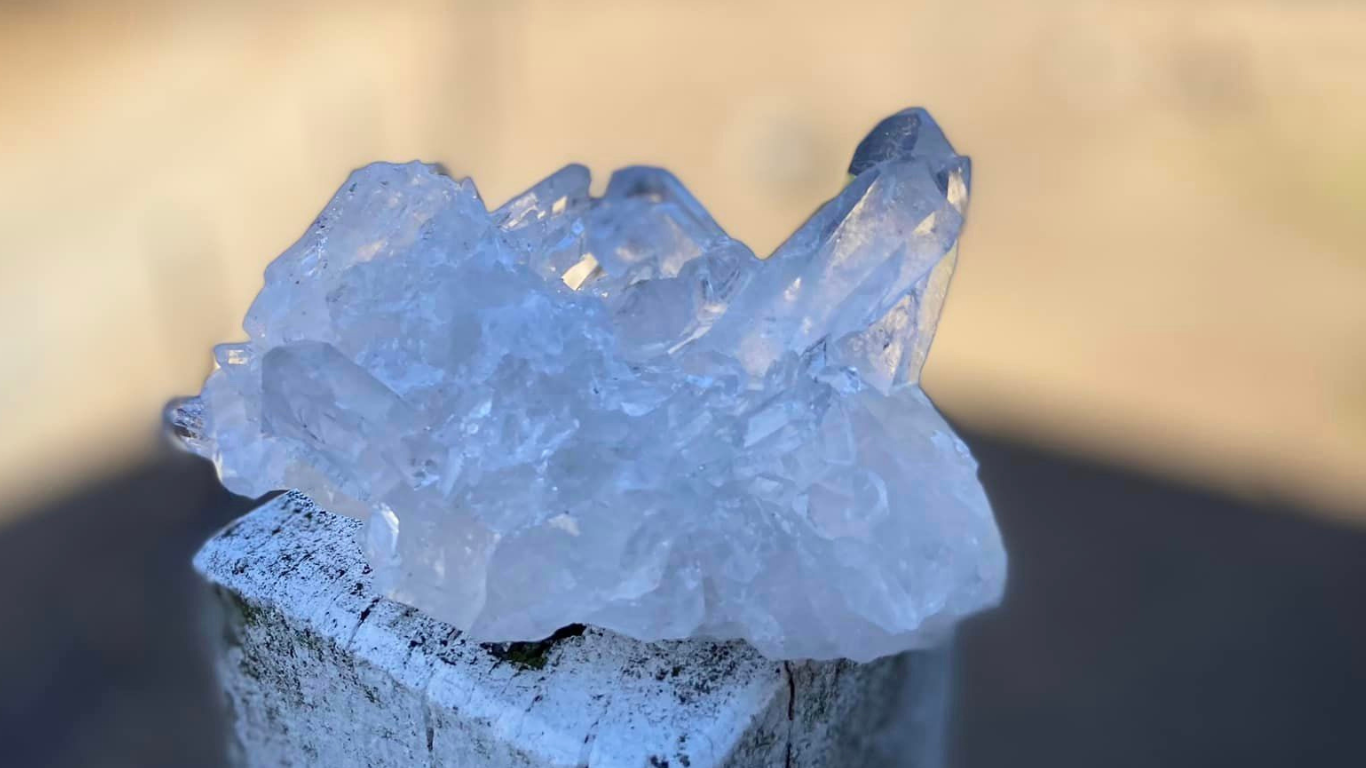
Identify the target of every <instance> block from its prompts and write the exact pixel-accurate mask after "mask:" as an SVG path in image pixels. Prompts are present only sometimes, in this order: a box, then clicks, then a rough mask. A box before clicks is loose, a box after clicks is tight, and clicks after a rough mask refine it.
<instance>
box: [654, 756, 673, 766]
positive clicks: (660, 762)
mask: <svg viewBox="0 0 1366 768" xmlns="http://www.w3.org/2000/svg"><path fill="white" fill-rule="evenodd" d="M650 768H669V760H668V759H667V758H664V757H660V756H659V755H650Z"/></svg>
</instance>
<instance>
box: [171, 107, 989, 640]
mask: <svg viewBox="0 0 1366 768" xmlns="http://www.w3.org/2000/svg"><path fill="white" fill-rule="evenodd" d="M889 121H890V122H888V121H884V123H883V124H882V125H880V126H879V129H878V130H879V131H882V135H883V140H882V141H880V142H879V141H876V140H875V139H876V138H877V136H878V135H879V134H878V131H875V132H874V134H872V135H870V138H869V140H868V141H865V144H864V145H863V146H861V147H860V150H859V153H858V155H856V157H855V163H854V165H853V166H851V171H856V172H857V175H856V176H854V178H853V179H852V180H851V181H850V183H849V184H848V186H847V187H845V189H844V190H843V191H842V192H841V193H840V194H839V195H837V196H836V197H835V198H834V199H833V200H831V201H830V202H828V203H826V204H825V205H824V206H823V207H822V208H820V210H818V211H817V212H816V213H815V214H814V215H813V216H812V217H811V219H810V220H808V221H807V222H806V223H805V224H803V225H802V226H801V227H800V228H799V229H798V230H797V232H796V233H795V234H793V236H792V237H791V238H790V239H789V240H788V241H787V242H786V243H784V244H783V245H782V246H781V247H780V248H779V249H778V250H777V251H776V252H775V253H774V254H773V255H772V256H771V257H769V258H768V259H766V260H760V259H757V258H755V257H754V254H753V253H752V252H751V251H750V250H749V249H748V248H747V247H745V246H744V245H743V244H741V243H739V242H737V241H736V240H733V239H732V238H730V237H729V236H727V235H726V233H725V232H724V231H723V230H722V229H721V227H720V226H718V225H717V223H716V222H715V221H714V220H713V219H712V218H711V217H710V216H709V215H708V214H707V212H706V210H705V209H704V208H703V207H702V206H701V204H699V203H698V201H697V200H696V199H694V198H693V197H692V195H690V194H689V193H688V191H687V190H686V189H685V188H684V187H683V185H682V184H681V183H680V182H679V181H678V179H676V178H674V177H673V176H672V175H671V174H669V173H667V172H665V171H663V170H660V169H656V168H646V167H636V168H627V169H624V170H621V171H618V172H617V173H615V174H614V175H613V176H612V179H611V181H610V183H609V185H608V188H607V192H606V193H605V195H604V196H603V197H601V198H594V197H592V196H591V195H590V194H589V174H588V171H587V169H585V168H583V167H581V166H569V167H567V168H564V169H563V170H561V171H559V172H557V173H555V174H553V175H552V176H550V177H548V178H547V179H545V180H544V181H542V182H541V183H539V184H537V185H536V186H535V187H533V188H531V189H530V190H528V191H527V192H525V193H523V194H522V195H519V196H517V197H516V198H514V199H512V200H511V201H509V202H508V203H506V204H505V205H503V206H502V207H501V208H498V209H497V210H495V211H493V212H491V213H490V212H489V211H488V210H487V209H486V208H485V206H484V204H483V201H482V200H481V199H480V197H479V195H478V193H477V192H476V190H475V188H474V185H473V184H472V183H471V182H470V181H468V180H461V181H457V180H453V179H451V178H448V177H447V176H444V175H442V174H441V173H439V172H438V171H437V170H435V169H433V168H431V167H428V166H425V165H421V164H417V163H411V164H407V165H390V164H375V165H371V166H368V167H366V168H363V169H361V170H359V171H356V172H355V173H354V174H352V176H351V178H350V179H348V181H347V182H346V184H345V185H344V186H343V187H342V188H341V190H339V191H338V193H337V195H336V196H335V197H334V198H333V199H332V201H331V202H330V203H329V204H328V206H327V207H326V209H324V211H323V212H322V214H321V215H320V216H319V217H318V219H317V221H316V222H314V224H313V226H312V227H310V228H309V230H308V232H307V233H306V234H305V235H304V237H303V238H302V239H301V240H300V241H299V242H298V243H296V244H295V245H294V246H293V247H291V248H290V249H289V250H288V251H286V252H285V253H284V254H283V255H282V256H280V257H279V258H278V259H276V261H275V262H274V263H272V264H271V265H270V267H269V268H268V269H267V270H266V283H265V287H264V288H263V289H262V290H261V293H260V295H259V296H258V297H257V298H256V300H255V302H254V303H253V304H252V306H251V309H250V311H249V312H248V313H247V317H246V322H245V328H246V331H247V333H248V335H249V337H250V338H249V341H247V342H244V343H238V344H225V345H220V346H219V347H217V348H216V349H215V358H216V361H217V368H216V369H215V371H214V372H213V374H212V375H211V376H210V377H209V379H208V381H207V382H206V383H205V385H204V389H203V391H202V392H201V394H200V395H199V396H198V397H197V398H190V399H188V400H185V401H181V402H180V403H179V404H177V405H176V406H174V407H173V414H172V420H173V422H174V423H175V425H176V428H177V431H178V432H179V433H180V434H181V436H182V437H183V438H184V440H185V443H186V445H187V446H188V447H189V448H190V449H191V450H194V451H196V452H198V453H201V454H203V455H205V456H209V457H210V458H212V459H213V461H214V462H215V464H216V466H217V467H218V471H219V475H220V477H221V478H222V480H223V483H224V484H225V485H226V486H227V487H228V488H230V489H232V490H234V491H236V492H238V493H244V494H248V495H256V494H261V493H264V492H266V491H270V490H273V489H278V488H298V489H300V490H303V491H304V492H306V493H308V494H309V495H311V496H313V497H314V498H315V499H316V500H317V501H318V502H319V503H321V504H322V505H324V506H326V507H328V508H330V509H332V510H334V511H337V512H341V513H346V514H350V515H353V516H356V517H361V518H366V519H368V523H367V531H368V532H367V536H366V542H365V549H366V554H367V557H368V558H369V559H370V562H371V564H372V565H373V567H374V569H375V571H376V575H377V579H378V583H379V584H380V585H381V587H382V588H383V589H384V590H385V591H386V593H387V594H389V595H390V596H391V597H393V598H394V599H397V600H401V601H403V602H406V603H409V604H411V605H414V606H417V607H419V608H421V609H423V610H425V611H427V612H428V613H430V614H431V615H433V616H435V617H437V618H440V619H443V620H446V621H449V622H451V623H452V624H454V625H456V626H458V627H460V628H461V629H463V630H464V631H466V632H467V633H468V634H469V635H471V636H473V637H475V638H478V639H486V640H499V641H505V640H526V639H536V638H541V637H545V636H547V635H550V634H551V633H553V632H554V631H555V630H556V629H558V628H560V627H562V626H565V625H568V624H572V623H589V624H594V625H597V626H601V627H604V628H607V629H611V630H615V631H618V632H621V633H624V634H627V635H630V636H632V637H636V638H639V639H643V640H655V639H665V638H684V637H692V636H705V637H713V638H736V637H739V638H744V639H746V640H748V641H749V642H751V643H752V644H754V645H755V646H756V647H757V648H758V649H759V650H760V651H762V652H763V653H765V654H767V655H769V656H771V657H774V658H834V657H848V658H852V659H856V660H868V659H872V658H876V657H878V656H882V655H885V654H889V653H895V652H898V651H901V650H905V649H907V648H913V647H923V646H925V645H929V644H932V643H934V642H935V641H936V640H938V639H939V638H940V637H942V635H943V634H944V632H945V630H947V629H948V628H950V627H951V626H952V625H953V623H954V622H955V621H956V620H957V619H959V618H961V617H963V616H965V615H967V614H969V613H972V612H974V611H977V610H979V609H982V608H984V607H987V606H989V605H991V604H993V603H995V602H996V601H997V600H998V599H999V597H1000V594H1001V590H1002V588H1003V584H1004V579H1005V555H1004V551H1003V549H1002V546H1001V541H1000V537H999V534H998V532H997V530H996V525H995V522H994V520H993V517H992V513H991V508H990V506H989V504H988V502H987V499H986V496H985V495H984V493H983V491H982V488H981V486H980V484H979V483H978V481H977V478H976V464H975V462H974V461H973V459H972V457H971V455H970V454H969V452H968V450H967V448H966V447H965V446H964V444H963V443H962V442H961V441H960V440H959V439H958V437H957V436H955V435H954V433H953V430H952V429H951V428H950V427H949V425H948V424H947V423H946V422H945V421H944V419H943V418H942V417H941V416H940V415H939V413H938V412H937V411H936V410H935V408H934V406H933V405H932V404H931V403H930V401H929V399H928V398H926V396H925V394H924V393H923V392H922V391H921V389H920V387H919V386H918V380H919V373H920V369H921V366H922V365H923V364H924V362H925V356H926V353H927V351H928V347H929V343H930V340H931V338H932V336H933V333H934V327H935V324H936V322H937V319H938V316H939V310H940V306H941V304H942V302H943V298H944V294H945V291H946V289H947V285H948V280H949V276H950V275H951V273H952V270H953V265H954V261H955V258H956V245H957V239H958V234H959V231H960V229H961V227H962V224H963V214H964V210H965V206H966V202H967V191H968V186H969V183H970V176H969V164H968V160H967V158H965V157H961V156H959V155H957V154H955V153H954V152H953V150H952V148H951V147H950V146H949V144H948V142H947V141H946V140H945V139H944V136H943V133H942V132H940V131H939V128H938V126H937V125H935V123H934V121H933V120H931V119H930V118H929V116H928V114H927V113H925V112H924V111H923V110H907V111H906V112H903V113H899V114H898V115H896V116H894V117H893V118H889ZM912 124H913V125H912ZM888 136H890V137H891V139H887V138H886V137H888ZM870 142H872V144H870Z"/></svg>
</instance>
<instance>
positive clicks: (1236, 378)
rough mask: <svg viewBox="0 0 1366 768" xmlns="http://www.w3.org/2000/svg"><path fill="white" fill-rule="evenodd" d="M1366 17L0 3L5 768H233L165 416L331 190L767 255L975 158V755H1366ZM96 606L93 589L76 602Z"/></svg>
mask: <svg viewBox="0 0 1366 768" xmlns="http://www.w3.org/2000/svg"><path fill="white" fill-rule="evenodd" d="M1363 40H1366V3H1363V2H1360V1H1355V2H1354V1H1352V0H1341V1H1334V0H1313V1H1311V2H1296V1H1294V0H1241V1H1240V0H1199V1H1194V0H1109V1H1100V0H1035V1H1034V2H1030V3H1013V2H1006V1H1005V0H952V1H949V0H913V1H911V2H899V3H890V2H888V3H880V2H843V3H831V2H814V1H813V0H799V1H798V2H782V3H779V2H759V1H758V0H746V1H744V2H721V1H720V0H695V1H694V2H686V3H685V2H678V1H664V0H653V1H645V2H613V1H611V0H563V1H561V2H551V1H549V0H547V1H545V2H540V1H538V0H510V1H508V2H492V0H465V1H463V2H403V1H401V0H390V2H385V3H371V2H348V1H346V0H331V1H330V2H325V3H324V2H293V3H278V2H265V1H264V0H242V1H241V2H234V3H215V2H205V1H203V0H191V1H189V2H161V1H159V0H117V1H115V0H109V1H107V2H93V1H90V0H56V1H53V2H39V1H37V0H19V1H16V0H8V1H0V360H3V364H2V365H0V615H3V616H4V617H5V618H4V620H3V621H0V737H3V738H2V739H0V744H3V743H8V744H10V745H11V746H10V747H9V749H10V750H11V753H12V754H11V756H10V759H9V760H7V757H6V755H5V754H4V749H5V747H3V746H0V764H3V765H10V764H13V765H19V766H26V765H49V764H53V765H56V764H71V765H85V764H90V765H115V764H119V765H121V764H141V765H153V764H155V765H209V764H216V763H215V762H214V761H216V760H218V759H219V758H218V757H216V755H217V752H216V751H215V750H216V747H214V744H216V742H215V739H216V738H218V736H216V735H215V734H217V733H218V731H216V730H215V729H216V728H217V727H218V726H217V725H216V723H217V719H216V713H215V710H214V709H213V707H214V706H215V705H214V704H213V702H214V701H216V699H214V698H213V697H212V695H211V683H210V682H209V680H208V678H207V677H206V673H204V671H203V663H202V662H203V658H202V649H200V648H199V647H198V644H197V641H196V639H195V637H196V636H195V634H194V632H195V628H194V626H195V625H194V616H195V605H196V603H195V595H196V593H195V591H194V589H193V585H192V583H191V582H192V579H191V577H190V574H189V572H188V569H187V568H186V566H185V564H184V563H185V560H186V559H187V558H188V555H189V553H190V552H191V551H193V549H194V547H195V546H197V544H198V542H199V541H201V540H202V539H203V537H204V536H205V535H207V534H208V533H209V532H210V531H211V530H212V529H213V528H214V527H215V526H217V525H221V524H222V523H223V522H225V521H226V520H227V519H229V518H230V516H231V515H232V514H235V513H238V512H240V511H242V510H244V509H246V508H248V507H249V506H250V504H249V502H247V501H246V500H240V499H233V498H231V497H228V496H227V495H225V494H224V493H223V492H221V491H220V490H219V489H218V488H217V486H216V485H215V483H214V482H213V479H212V476H211V471H210V470H209V469H208V468H207V467H206V466H204V465H201V464H199V463H197V462H193V461H190V460H189V459H187V458H184V457H176V456H172V455H170V454H169V453H168V452H167V451H166V449H165V446H164V444H163V443H162V442H161V441H160V439H159V421H158V419H159V413H160V409H161V406H162V405H163V403H164V402H165V401H166V400H167V399H168V398H169V397H171V396H173V395H176V394H189V393H193V392H196V391H197V390H198V388H199V385H200V383H201V381H202V380H203V377H204V376H205V375H206V373H207V372H208V369H209V365H210V357H209V349H210V347H211V345H212V344H214V343H216V342H219V341H226V340H233V339H238V338H241V337H242V335H241V331H240V329H239V325H238V324H239V321H240V318H241V316H242V314H243V313H244V311H245V308H246V306H247V304H248V303H249V302H250V300H251V298H252V296H253V295H254V294H255V293H256V291H257V290H258V289H259V287H260V284H261V272H262V269H263V268H264V266H265V264H266V263H267V262H268V261H269V260H270V259H271V258H273V257H274V256H275V255H276V254H278V253H279V252H280V251H282V250H283V249H284V248H286V247H287V246H288V245H289V244H290V243H291V242H292V241H293V240H294V239H295V238H297V237H298V236H299V235H300V234H302V232H303V230H304V228H305V226H306V225H307V224H308V223H309V222H310V221H311V220H312V217H313V216H314V215H315V214H316V213H317V212H318V210H319V209H320V208H321V207H322V205H323V203H324V202H326V200H327V199H328V197H329V196H330V195H331V193H332V192H333V191H334V190H335V189H336V187H337V186H338V185H339V184H340V183H341V181H342V180H343V179H344V178H345V176H346V175H347V173H348V172H349V171H350V170H351V169H353V168H355V167H357V166H360V165H363V164H365V163H368V162H370V161H372V160H377V159H385V160H395V161H402V160H409V159H414V158H416V159H422V160H427V161H439V162H442V163H444V164H445V166H446V167H447V168H449V169H450V170H451V172H452V173H454V174H457V175H471V176H473V177H474V178H475V179H476V180H477V182H478V184H479V188H480V190H481V191H482V193H483V195H484V197H485V200H486V202H488V203H489V204H490V206H493V205H497V204H498V203H500V202H501V201H502V200H504V199H505V198H507V197H509V196H511V195H512V194H514V193H516V192H518V191H520V190H521V189H523V188H525V187H527V186H529V185H530V184H532V183H533V182H534V181H536V180H538V179H539V178H540V177H542V176H544V175H545V174H547V173H549V172H550V171H552V170H554V169H555V168H558V167H559V166H561V165H563V164H564V163H567V162H570V161H581V162H584V163H585V164H587V165H589V166H590V167H591V168H592V169H593V170H594V172H595V174H596V176H597V178H598V183H599V184H600V185H601V184H604V183H605V181H606V177H607V175H608V173H610V171H611V169H613V168H615V167H618V166H621V165H625V164H629V163H638V162H646V163H650V164H658V165H664V166H667V167H669V168H670V169H672V170H673V171H675V172H676V173H677V174H678V175H679V176H680V177H681V178H682V179H683V181H684V182H685V183H687V184H688V185H689V186H690V187H691V189H692V190H693V191H694V193H695V194H696V195H697V196H698V198H699V199H701V200H702V201H703V202H704V203H705V204H706V205H707V206H708V207H709V208H710V209H711V210H712V212H713V213H714V215H715V216H716V218H717V219H718V220H719V221H720V223H721V224H722V225H723V226H724V227H726V228H727V229H728V230H729V231H730V232H731V233H732V234H734V235H735V236H737V237H739V238H741V239H744V240H746V241H748V242H749V243H750V244H751V245H753V246H754V248H755V250H756V251H759V252H767V251H769V250H771V249H772V248H773V247H774V246H776V245H777V244H778V243H779V242H780V241H781V239H782V238H783V237H784V236H785V234H786V233H788V232H790V231H791V230H792V229H793V228H794V227H795V226H796V225H797V224H798V223H799V222H800V221H801V220H802V219H803V218H804V217H805V216H806V215H807V214H808V213H809V212H810V211H811V210H812V209H813V208H814V207H815V206H816V205H817V204H818V203H819V202H821V201H823V200H824V199H825V198H827V197H828V196H830V195H831V194H832V193H833V192H834V190H835V189H837V188H838V186H839V184H840V183H841V182H842V178H843V173H844V167H845V165H846V163H847V162H848V158H849V154H850V153H851V151H852V149H853V147H854V145H855V144H856V143H857V141H858V140H859V139H860V138H861V137H862V136H863V135H864V133H865V132H866V131H867V130H868V129H869V128H870V127H871V126H872V125H873V124H874V123H875V122H876V121H877V120H878V119H879V118H881V117H883V116H885V115H886V114H889V113H891V112H894V111H896V110H897V109H900V108H902V107H904V106H908V105H916V104H918V105H924V106H927V107H929V108H930V109H931V110H932V111H933V113H934V114H935V116H936V117H937V118H938V119H939V121H940V122H941V124H942V125H943V126H944V128H945V130H946V131H947V133H948V134H949V136H950V138H951V139H952V140H953V141H954V143H955V145H956V146H957V147H958V149H959V150H960V151H963V152H966V153H968V154H971V155H972V156H973V158H974V162H975V169H974V189H973V198H972V209H971V215H970V218H969V225H968V229H967V232H966V234H965V237H964V240H963V244H962V255H961V259H960V266H959V270H958V274H957V276H956V277H955V279H954V285H953V290H952V292H951V294H950V298H949V302H948V305H947V308H946V311H945V316H944V319H943V322H942V324H941V326H940V331H939V336H938V339H937V341H936V343H935V346H934V351H933V353H932V355H931V357H930V360H929V363H928V366H927V368H926V373H925V387H926V390H927V391H928V392H929V393H930V395H931V396H932V397H933V398H934V400H935V401H936V403H938V404H939V405H940V406H941V407H942V408H943V409H944V410H945V411H946V412H947V413H948V414H949V415H950V417H951V418H952V419H953V420H954V421H955V422H956V423H957V424H959V425H960V426H961V427H962V428H963V429H964V430H965V431H966V433H967V437H968V440H969V442H970V444H971V445H972V446H973V448H974V449H975V450H976V452H977V453H978V455H979V457H980V458H981V460H982V467H983V479H984V482H986V484H987V486H988V490H989V492H990V493H991V495H992V498H993V501H994V503H995V504H996V506H997V509H998V514H999V515H1000V518H1001V522H1002V525H1003V528H1004V530H1005V532H1006V535H1007V540H1008V544H1009V546H1010V547H1011V549H1012V554H1013V556H1014V561H1013V563H1012V569H1013V570H1012V579H1013V582H1012V586H1011V591H1010V595H1009V597H1008V599H1007V602H1006V605H1005V607H1004V608H1003V609H1002V610H1000V611H998V612H996V613H993V614H991V615H989V616H987V617H984V618H983V619H982V620H981V621H978V622H975V623H973V624H972V625H971V626H969V627H968V628H967V629H966V630H965V633H964V637H963V643H962V645H963V651H962V653H961V654H960V659H961V663H962V670H961V674H960V680H961V683H962V695H961V696H960V710H961V711H960V712H959V713H958V715H957V719H956V721H955V722H956V725H955V734H956V735H955V737H954V739H953V744H954V745H955V746H954V747H953V762H954V764H958V765H972V766H979V765H981V766H985V765H1004V764H1007V763H1009V764H1025V765H1034V764H1039V765H1045V764H1046V765H1054V766H1057V765H1078V766H1080V765H1096V764H1105V765H1152V764H1154V763H1156V764H1163V765H1212V764H1226V763H1230V764H1231V763H1232V762H1234V758H1235V757H1236V761H1237V762H1238V763H1239V764H1240V765H1243V766H1249V765H1284V764H1287V763H1295V762H1300V761H1302V760H1305V759H1308V758H1311V757H1312V758H1314V759H1316V760H1317V761H1318V762H1317V763H1316V764H1366V748H1364V747H1363V746H1362V744H1361V743H1360V740H1361V739H1362V738H1363V737H1361V736H1358V735H1356V734H1355V733H1354V731H1353V725H1354V724H1355V725H1358V726H1359V723H1360V722H1361V718H1362V717H1363V716H1366V662H1363V659H1362V657H1363V655H1366V617H1364V616H1362V615H1360V614H1361V611H1362V610H1363V607H1364V606H1366V299H1364V298H1363V296H1366V245H1363V243H1366V141H1363V137H1366V44H1363ZM92 584H93V585H97V586H92Z"/></svg>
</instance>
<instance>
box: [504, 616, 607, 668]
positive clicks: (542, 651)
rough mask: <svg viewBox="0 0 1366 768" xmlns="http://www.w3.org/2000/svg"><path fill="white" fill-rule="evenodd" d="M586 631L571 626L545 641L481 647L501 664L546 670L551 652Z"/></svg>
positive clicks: (579, 627)
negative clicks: (561, 643) (565, 641)
mask: <svg viewBox="0 0 1366 768" xmlns="http://www.w3.org/2000/svg"><path fill="white" fill-rule="evenodd" d="M584 629H585V627H584V626H583V625H582V624H570V625H569V626H567V627H561V628H560V629H558V630H556V631H555V634H553V635H551V636H550V637H547V638H546V639H544V640H533V641H531V642H522V643H483V644H481V645H480V647H481V648H483V649H484V650H485V651H488V652H489V654H491V655H492V656H493V657H494V658H496V659H498V660H499V661H500V662H503V661H506V662H508V663H510V664H512V665H513V666H515V667H517V668H518V669H522V670H527V669H545V665H546V663H547V662H548V661H549V660H550V652H551V650H553V649H554V648H555V646H556V645H559V644H560V642H561V641H563V640H566V639H568V638H571V637H578V636H579V635H582V634H583V632H584Z"/></svg>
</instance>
